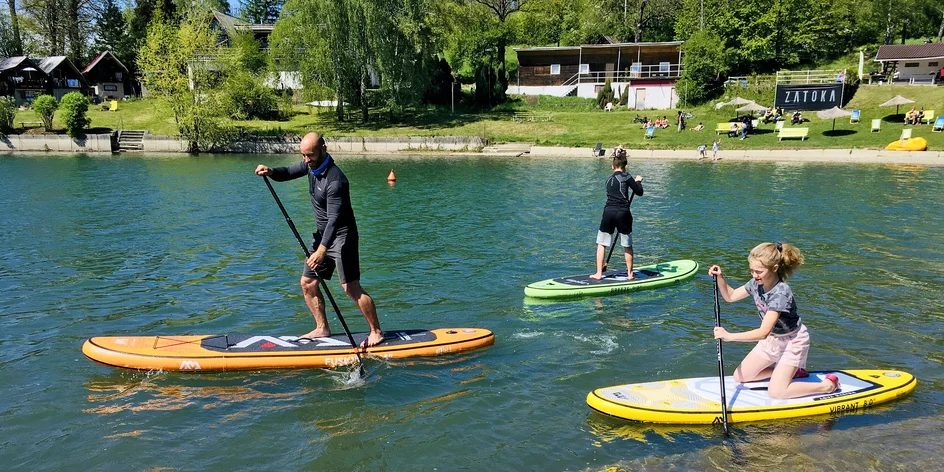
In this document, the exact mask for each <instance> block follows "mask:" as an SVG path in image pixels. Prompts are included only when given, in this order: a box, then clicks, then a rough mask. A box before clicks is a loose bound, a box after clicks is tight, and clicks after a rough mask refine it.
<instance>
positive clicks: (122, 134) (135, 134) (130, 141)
mask: <svg viewBox="0 0 944 472" xmlns="http://www.w3.org/2000/svg"><path fill="white" fill-rule="evenodd" d="M145 133H147V131H143V130H130V129H128V130H121V131H119V132H118V152H127V151H143V150H144V134H145Z"/></svg>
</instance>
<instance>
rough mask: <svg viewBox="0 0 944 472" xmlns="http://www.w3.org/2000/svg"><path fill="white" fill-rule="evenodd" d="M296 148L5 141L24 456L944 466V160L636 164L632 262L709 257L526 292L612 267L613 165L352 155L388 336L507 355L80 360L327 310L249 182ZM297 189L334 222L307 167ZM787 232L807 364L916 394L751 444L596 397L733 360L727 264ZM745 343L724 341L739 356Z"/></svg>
mask: <svg viewBox="0 0 944 472" xmlns="http://www.w3.org/2000/svg"><path fill="white" fill-rule="evenodd" d="M295 159H296V158H295V157H286V156H202V157H160V158H158V157H139V156H129V155H124V156H121V157H110V156H109V157H89V156H51V157H50V156H17V155H13V156H10V155H7V156H0V433H2V434H0V464H3V468H4V469H6V470H30V469H35V468H39V467H42V468H44V469H48V470H278V469H282V470H391V471H397V470H584V469H588V470H600V469H605V468H608V467H613V466H616V467H621V468H626V469H631V470H639V469H651V470H664V469H668V468H676V469H695V470H705V469H725V470H730V469H749V470H768V469H772V468H773V469H777V470H795V469H817V470H819V469H829V470H849V469H908V470H914V469H922V468H923V469H926V470H931V469H936V468H939V467H940V464H941V461H942V459H944V445H942V442H941V441H940V436H941V431H942V430H944V367H942V362H944V352H942V351H944V349H942V348H944V316H942V312H944V310H942V302H941V297H942V292H944V242H942V241H944V238H942V237H941V235H940V231H941V227H942V216H941V215H942V214H944V183H942V180H944V169H942V168H928V167H921V166H848V165H842V166H837V165H813V164H810V165H802V164H785V165H774V164H746V163H734V162H724V161H721V162H719V163H708V162H704V163H698V162H657V161H644V162H637V161H631V163H630V171H631V172H632V173H634V174H641V175H643V176H644V177H645V179H646V180H645V182H644V185H645V188H646V194H645V196H644V197H642V198H637V199H635V201H634V202H633V211H634V214H635V215H636V224H635V232H634V238H635V242H636V251H637V261H638V264H640V265H641V264H646V263H652V262H656V261H662V260H671V259H682V258H687V259H694V260H696V261H698V262H699V263H700V264H702V268H701V269H700V270H699V274H698V276H696V277H695V278H694V279H692V280H689V281H686V282H683V283H681V284H678V285H675V286H671V287H668V288H662V289H657V290H654V291H648V292H637V293H631V294H628V295H620V296H611V297H605V298H590V299H582V300H575V301H567V302H561V303H539V302H535V301H532V300H525V299H524V296H523V287H524V286H525V285H526V284H528V283H530V282H533V281H536V280H540V279H545V278H548V277H552V276H560V275H569V274H575V273H589V272H590V271H591V270H592V268H593V253H594V239H595V233H596V226H597V224H598V221H599V216H600V213H601V209H602V204H603V200H604V198H603V191H602V185H603V181H604V180H605V178H606V177H607V175H608V174H609V166H608V163H607V162H605V161H603V160H591V159H584V160H533V159H496V158H457V157H435V156H434V157H422V158H405V157H404V158H400V157H397V158H386V157H385V158H377V157H352V156H338V157H337V161H338V162H339V165H340V166H341V167H342V169H343V170H344V171H345V173H346V174H347V176H348V178H349V179H350V180H351V182H352V199H353V201H354V207H355V212H356V214H357V217H358V225H359V227H360V232H361V265H362V268H363V275H362V283H363V285H364V286H365V288H366V289H367V290H368V291H369V292H370V293H371V295H372V296H373V297H374V299H375V300H376V302H377V304H378V310H379V313H380V317H381V323H382V325H383V327H384V328H385V329H388V330H392V329H398V328H399V329H406V328H434V327H465V326H474V327H482V328H487V329H490V330H492V331H494V332H495V334H496V342H495V345H494V346H492V347H489V348H486V349H482V350H478V351H473V352H471V353H467V354H462V355H454V356H447V357H439V358H427V359H419V360H401V361H390V362H381V361H378V360H368V361H367V369H368V371H369V375H368V376H367V378H366V381H365V382H364V383H363V384H362V385H349V384H348V383H346V382H345V381H344V379H345V378H346V377H345V376H344V375H340V374H339V373H331V372H328V371H323V370H296V371H262V372H227V373H202V374H181V373H166V372H151V373H143V372H133V371H124V370H116V369H111V368H107V367H103V366H100V365H96V364H94V363H92V362H91V361H89V360H88V359H86V358H85V357H84V356H83V355H82V353H81V350H80V349H81V345H82V342H83V341H84V340H85V339H86V338H87V337H90V336H98V335H117V334H161V335H178V334H224V333H234V334H235V333H242V334H248V333H257V334H262V333H266V334H279V335H281V334H301V333H304V332H307V331H308V330H309V329H311V326H312V324H313V323H312V320H311V317H310V314H309V313H308V310H307V309H306V308H305V307H304V305H303V302H302V299H301V295H300V291H299V289H298V285H297V283H298V276H299V267H300V264H301V260H302V255H301V253H300V250H299V248H298V246H297V243H296V242H295V240H294V238H293V237H292V235H291V233H290V232H289V230H288V228H287V226H286V225H285V221H284V219H283V218H282V216H281V214H280V213H279V211H278V208H277V207H276V205H275V203H274V201H273V200H272V198H271V196H270V195H269V193H268V190H267V189H266V188H265V185H264V184H263V182H262V181H261V180H260V179H259V178H258V177H255V176H254V175H253V174H252V170H253V168H254V167H255V165H256V164H257V163H267V164H272V165H284V164H288V163H291V162H294V161H295ZM391 168H393V169H395V171H396V174H397V176H398V178H399V180H398V181H397V183H396V184H395V185H392V186H391V185H388V184H387V182H386V181H385V178H386V176H387V174H388V173H389V171H390V169H391ZM274 185H275V187H276V190H277V191H278V192H279V195H280V197H281V198H282V200H283V202H284V203H285V205H286V207H287V209H288V211H289V213H290V215H291V216H292V217H293V219H294V220H295V222H296V224H297V225H298V226H299V230H300V231H301V232H302V233H303V234H304V233H306V232H311V230H312V227H313V223H312V217H311V209H310V206H309V203H308V198H307V196H306V194H305V190H306V184H305V183H304V179H302V180H298V181H294V182H289V183H276V184H274ZM778 240H781V241H789V242H793V243H795V244H796V245H797V246H799V248H800V249H801V250H802V251H803V252H804V254H805V255H806V258H807V259H806V260H807V263H806V264H805V265H804V266H803V267H801V268H800V270H799V271H798V272H797V273H796V275H795V277H794V278H793V279H792V281H791V285H792V286H793V288H794V290H795V291H796V293H797V299H798V304H799V308H800V313H801V316H802V317H803V319H804V321H805V322H806V324H807V326H808V327H809V329H810V332H811V335H812V350H811V353H810V360H809V363H810V369H812V370H816V369H841V368H848V369H854V368H887V369H900V370H905V371H908V372H911V373H913V374H914V375H915V376H916V377H917V378H918V381H919V383H918V387H917V389H916V390H915V392H914V394H913V395H911V396H910V397H907V398H905V399H904V400H901V401H897V402H893V403H889V404H886V405H883V406H881V407H878V408H874V409H871V410H865V411H862V412H859V413H858V414H853V415H848V416H843V417H839V418H827V417H816V418H808V419H801V420H792V421H781V422H768V423H753V424H746V425H740V424H737V425H732V435H731V437H730V438H728V439H725V438H724V437H723V436H722V435H721V434H720V431H719V428H717V427H667V426H652V425H644V424H635V423H629V422H625V421H619V420H614V419H610V418H606V417H603V416H601V415H599V414H597V413H594V412H592V411H591V410H590V409H589V408H588V407H587V405H586V403H585V397H586V395H587V393H588V392H590V391H591V390H592V389H594V388H598V387H603V386H609V385H615V384H622V383H632V382H643V381H649V380H657V379H671V378H680V377H696V376H710V375H713V374H715V373H716V372H717V364H716V354H715V343H714V341H713V340H712V339H711V328H712V325H713V298H712V284H711V279H710V278H709V277H708V276H707V275H706V273H705V271H706V269H707V266H708V265H709V264H712V263H719V264H721V265H722V267H723V268H724V269H725V270H726V273H727V274H728V277H729V279H730V280H733V281H738V282H745V281H746V280H747V278H748V267H747V262H746V256H747V253H748V252H749V250H750V249H751V248H752V247H753V246H754V245H755V244H757V243H759V242H763V241H778ZM614 259H616V257H615V256H614ZM329 286H330V287H331V289H332V291H333V292H334V294H335V296H336V297H338V296H339V295H340V296H341V297H338V301H339V303H340V306H341V310H342V313H343V314H344V315H345V318H346V320H347V321H348V323H349V324H350V325H351V326H352V329H354V330H356V331H364V330H365V327H366V323H365V322H364V320H363V317H361V316H360V314H359V313H358V312H357V310H356V308H355V307H354V305H353V304H352V303H351V302H350V300H348V299H346V298H344V297H343V293H342V292H341V290H340V287H339V286H338V285H337V281H336V280H335V281H332V282H331V283H330V284H329ZM342 298H343V299H342ZM721 309H722V317H723V320H724V323H725V324H726V325H728V326H729V327H731V328H732V329H736V330H746V329H751V328H754V327H756V326H757V324H758V318H757V315H756V312H755V310H754V308H753V305H752V304H751V303H750V301H749V300H745V301H742V302H739V303H736V304H723V306H722V308H721ZM330 322H331V323H332V326H333V327H334V330H335V332H336V333H340V332H341V329H340V326H339V324H338V323H337V321H336V319H335V318H334V317H333V315H332V316H330ZM751 346H752V345H751V344H749V343H736V344H732V343H729V344H726V347H725V360H726V361H727V366H728V370H729V372H730V371H731V370H733V368H734V367H735V366H736V365H737V363H738V362H739V361H740V359H741V358H742V357H743V356H744V355H745V354H746V353H747V352H748V351H749V350H750V348H751Z"/></svg>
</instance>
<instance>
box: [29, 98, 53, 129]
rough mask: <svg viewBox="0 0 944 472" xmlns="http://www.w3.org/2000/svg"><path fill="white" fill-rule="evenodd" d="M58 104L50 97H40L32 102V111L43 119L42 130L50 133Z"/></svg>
mask: <svg viewBox="0 0 944 472" xmlns="http://www.w3.org/2000/svg"><path fill="white" fill-rule="evenodd" d="M57 108H59V102H57V101H56V99H55V98H54V97H53V96H52V95H40V96H38V97H36V98H35V99H34V100H33V110H36V113H38V114H39V117H40V118H42V119H43V128H44V129H45V130H46V131H52V118H53V116H55V115H56V109H57Z"/></svg>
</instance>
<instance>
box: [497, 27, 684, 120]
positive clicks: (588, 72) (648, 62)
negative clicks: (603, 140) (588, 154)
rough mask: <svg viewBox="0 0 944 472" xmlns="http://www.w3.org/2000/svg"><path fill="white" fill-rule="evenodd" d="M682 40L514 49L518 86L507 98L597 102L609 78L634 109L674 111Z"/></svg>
mask: <svg viewBox="0 0 944 472" xmlns="http://www.w3.org/2000/svg"><path fill="white" fill-rule="evenodd" d="M681 45H682V42H681V41H672V42H662V43H616V44H591V45H583V46H570V47H546V48H525V49H515V52H516V53H517V55H518V79H517V83H515V84H514V85H512V86H509V87H508V93H509V94H526V95H554V96H558V97H563V96H567V95H576V96H578V97H586V98H595V97H596V96H597V92H598V91H599V90H600V89H601V88H603V86H604V84H605V83H606V81H607V80H609V81H611V84H612V87H613V89H614V91H615V93H616V96H617V97H619V96H620V95H621V94H622V93H623V92H624V90H625V89H626V86H627V85H628V86H629V97H628V100H627V104H628V106H629V108H635V109H637V110H645V109H668V108H674V107H675V106H676V105H677V104H678V102H679V97H678V93H677V92H676V90H675V82H676V81H677V80H678V79H679V78H680V77H681V75H682V51H681Z"/></svg>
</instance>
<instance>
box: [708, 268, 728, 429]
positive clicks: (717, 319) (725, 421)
mask: <svg viewBox="0 0 944 472" xmlns="http://www.w3.org/2000/svg"><path fill="white" fill-rule="evenodd" d="M711 278H713V279H714V281H715V327H720V326H721V305H720V303H719V302H718V276H717V275H712V276H711ZM718 379H719V380H720V382H721V420H722V425H723V426H724V435H725V436H727V435H728V399H727V396H726V395H725V393H724V352H723V351H722V350H721V340H720V339H719V340H718Z"/></svg>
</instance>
